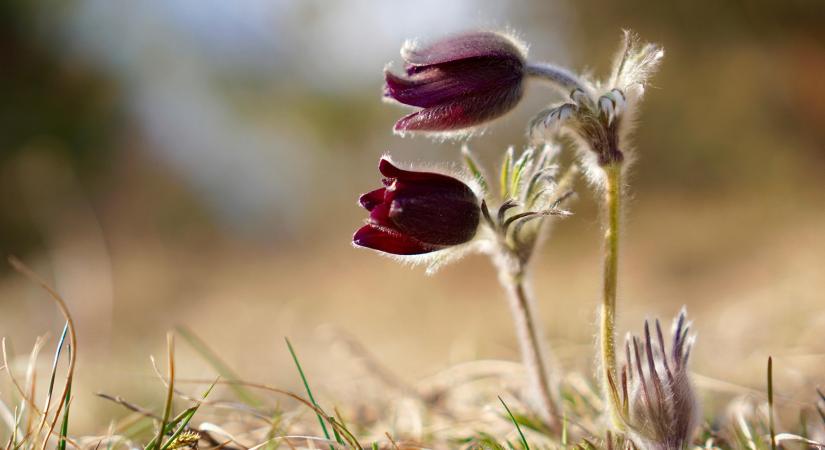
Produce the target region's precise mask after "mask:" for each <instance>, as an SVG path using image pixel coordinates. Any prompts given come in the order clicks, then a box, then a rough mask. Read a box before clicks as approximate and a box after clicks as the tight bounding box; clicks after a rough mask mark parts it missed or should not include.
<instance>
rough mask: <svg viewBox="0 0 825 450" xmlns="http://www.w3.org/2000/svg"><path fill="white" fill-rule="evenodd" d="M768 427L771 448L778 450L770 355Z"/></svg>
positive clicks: (769, 359) (770, 359)
mask: <svg viewBox="0 0 825 450" xmlns="http://www.w3.org/2000/svg"><path fill="white" fill-rule="evenodd" d="M768 428H769V429H770V433H771V450H776V429H775V428H774V423H773V358H771V357H770V356H768Z"/></svg>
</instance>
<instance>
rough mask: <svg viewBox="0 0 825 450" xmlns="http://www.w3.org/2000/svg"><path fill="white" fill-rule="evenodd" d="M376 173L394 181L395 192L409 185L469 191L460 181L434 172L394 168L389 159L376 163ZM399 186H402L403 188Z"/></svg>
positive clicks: (382, 159) (386, 200) (387, 200)
mask: <svg viewBox="0 0 825 450" xmlns="http://www.w3.org/2000/svg"><path fill="white" fill-rule="evenodd" d="M378 171H379V172H381V175H384V176H385V177H387V178H391V179H393V180H396V188H395V192H399V191H400V190H403V189H407V188H408V186H409V185H410V184H418V185H423V186H429V187H434V188H438V187H440V188H451V189H456V190H464V189H466V190H470V188H469V187H467V185H465V184H464V183H463V182H462V181H461V180H458V179H456V178H453V177H451V176H448V175H443V174H440V173H435V172H418V171H414V170H404V169H401V168H398V167H396V166H395V165H393V163H392V162H391V161H390V160H389V159H386V158H381V161H380V162H379V163H378ZM401 186H403V188H402V187H401ZM470 192H472V191H470ZM391 200H392V199H391V198H389V199H386V198H385V202H389V201H391Z"/></svg>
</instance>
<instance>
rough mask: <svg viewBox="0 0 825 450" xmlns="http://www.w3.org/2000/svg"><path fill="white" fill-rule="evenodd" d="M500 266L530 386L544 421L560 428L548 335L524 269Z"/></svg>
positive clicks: (552, 428)
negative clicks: (549, 365)
mask: <svg viewBox="0 0 825 450" xmlns="http://www.w3.org/2000/svg"><path fill="white" fill-rule="evenodd" d="M503 266H504V264H500V265H499V270H501V274H500V278H501V283H502V285H503V287H504V289H505V291H507V300H508V303H509V306H510V312H511V314H512V316H513V322H514V323H515V327H516V334H517V336H518V341H519V350H520V351H521V357H522V362H523V363H524V365H525V369H526V371H527V377H528V380H529V384H530V388H531V389H532V390H533V391H534V392H535V393H536V394H537V395H538V405H537V406H539V407H540V408H541V409H540V411H539V413H540V416H541V418H542V420H544V421H545V423H546V424H547V426H548V427H549V428H550V429H551V430H558V428H559V423H560V422H559V417H560V413H559V407H558V405H557V403H556V399H555V396H554V395H553V389H552V387H551V379H550V373H549V371H548V369H547V356H548V355H547V352H546V350H545V347H544V345H543V342H544V334H543V333H542V331H541V327H540V326H539V324H538V323H537V322H536V316H535V314H534V311H533V305H532V302H531V299H530V297H529V294H528V292H527V287H526V286H525V283H524V276H525V274H524V271H523V270H516V271H514V272H511V271H509V270H507V269H506V268H505V267H503Z"/></svg>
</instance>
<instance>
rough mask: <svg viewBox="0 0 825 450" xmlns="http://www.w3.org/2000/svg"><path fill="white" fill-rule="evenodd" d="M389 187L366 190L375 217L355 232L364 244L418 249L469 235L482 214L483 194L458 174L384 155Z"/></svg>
mask: <svg viewBox="0 0 825 450" xmlns="http://www.w3.org/2000/svg"><path fill="white" fill-rule="evenodd" d="M378 170H379V171H380V172H381V174H382V175H383V176H384V177H385V178H384V180H383V183H384V187H382V188H380V189H376V190H374V191H372V192H368V193H366V194H364V195H362V196H361V198H360V199H359V203H360V204H361V206H363V207H364V208H365V209H366V210H367V211H369V212H370V217H369V221H368V223H367V225H365V226H363V227H361V228H360V229H359V230H358V231H357V232H356V233H355V236H353V238H352V242H353V243H354V244H355V245H358V246H360V247H367V248H371V249H374V250H379V251H382V252H385V253H391V254H395V255H419V254H424V253H430V252H433V251H436V250H441V249H444V248H448V247H451V246H455V245H459V244H463V243H465V242H468V241H470V240H471V239H472V238H473V237H474V236H475V234H476V230H477V229H478V225H479V222H480V219H481V209H480V206H479V203H480V200H479V199H478V197H476V194H475V193H474V192H473V190H472V189H470V187H469V186H467V185H466V184H464V183H463V182H462V181H459V180H457V179H455V178H453V177H450V176H447V175H442V174H438V173H432V172H414V171H408V170H402V169H399V168H398V167H395V166H394V165H393V164H392V163H391V162H390V161H389V160H388V159H384V158H382V159H381V162H380V163H379V165H378Z"/></svg>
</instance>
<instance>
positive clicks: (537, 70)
mask: <svg viewBox="0 0 825 450" xmlns="http://www.w3.org/2000/svg"><path fill="white" fill-rule="evenodd" d="M526 69H527V76H531V77H536V78H541V79H543V80H547V81H549V82H551V83H553V84H555V85H556V86H558V87H559V88H562V90H563V91H565V92H564V93H565V94H570V93H571V92H572V91H574V90H576V89H579V90H582V91H584V90H585V89H584V86H583V85H582V83H581V82H580V81H579V77H578V76H576V74H574V73H573V72H572V71H570V70H568V69H565V68H563V67H558V66H554V65H552V64H548V63H529V64H527V68H526Z"/></svg>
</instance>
